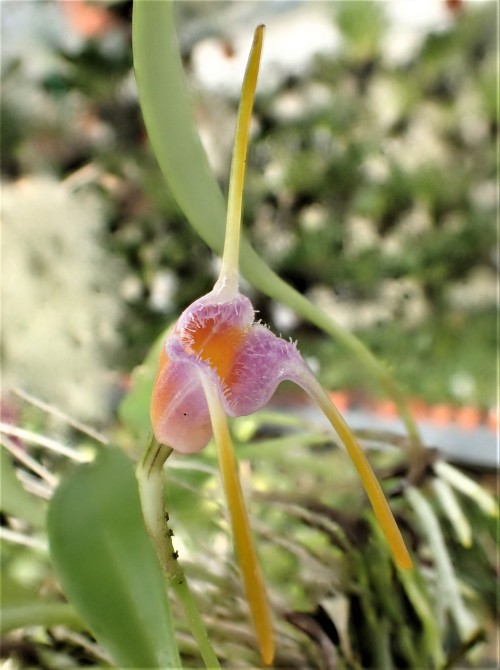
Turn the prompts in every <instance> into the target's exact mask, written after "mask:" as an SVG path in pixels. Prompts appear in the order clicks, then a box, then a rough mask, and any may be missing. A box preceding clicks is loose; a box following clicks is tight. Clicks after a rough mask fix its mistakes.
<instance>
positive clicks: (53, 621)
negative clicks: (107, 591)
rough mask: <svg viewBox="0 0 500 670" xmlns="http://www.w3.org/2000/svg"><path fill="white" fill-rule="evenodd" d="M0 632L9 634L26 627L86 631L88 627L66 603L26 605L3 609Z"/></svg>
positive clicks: (0, 618)
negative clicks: (65, 628)
mask: <svg viewBox="0 0 500 670" xmlns="http://www.w3.org/2000/svg"><path fill="white" fill-rule="evenodd" d="M0 622H1V623H0V632H1V633H7V632H9V631H11V630H14V629H16V628H24V627H25V626H44V627H46V628H50V627H51V626H68V627H69V628H76V629H77V630H85V629H86V625H85V624H84V623H83V621H82V620H81V618H80V617H79V616H78V614H77V613H76V612H75V610H74V609H73V608H72V607H71V605H68V604H66V603H40V602H38V603H26V604H23V605H13V606H7V607H3V608H2V616H1V617H0Z"/></svg>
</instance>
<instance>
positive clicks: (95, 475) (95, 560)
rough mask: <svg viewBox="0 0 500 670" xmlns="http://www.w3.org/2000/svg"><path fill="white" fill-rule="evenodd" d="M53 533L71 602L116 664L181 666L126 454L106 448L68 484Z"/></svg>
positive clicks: (58, 497) (60, 492)
mask: <svg viewBox="0 0 500 670" xmlns="http://www.w3.org/2000/svg"><path fill="white" fill-rule="evenodd" d="M48 531H49V540H50V550H51V556H52V559H53V563H54V567H55V571H56V574H57V576H58V578H59V580H60V582H61V585H62V587H63V590H64V592H65V594H66V596H67V598H68V600H69V602H70V603H71V604H72V605H73V607H74V608H75V610H76V612H77V613H78V614H79V615H80V616H81V617H82V619H83V620H84V621H85V623H86V624H87V625H88V627H89V628H90V630H91V631H92V633H93V634H94V635H95V637H96V639H97V640H98V641H99V642H100V643H101V644H102V645H103V646H104V647H105V648H106V649H107V651H108V652H109V654H110V655H111V656H112V658H113V660H114V661H115V662H116V663H117V664H118V665H119V666H121V667H142V668H146V667H147V668H178V667H180V661H179V656H178V651H177V646H176V642H175V632H174V628H173V623H172V616H171V612H170V605H169V601H168V598H167V595H166V590H165V583H164V580H163V576H162V573H161V569H160V565H159V563H158V560H157V558H156V555H155V552H154V549H153V546H152V544H151V542H150V540H149V537H148V535H147V533H146V530H145V528H144V525H143V521H142V516H141V511H140V503H139V494H138V490H137V483H136V480H135V476H134V470H133V466H132V463H131V461H130V460H129V459H128V458H127V456H126V455H125V454H124V453H123V452H122V451H120V450H119V449H116V448H106V449H103V450H102V451H101V453H100V454H99V455H98V457H97V459H96V460H95V462H93V463H91V464H88V465H83V466H80V467H79V468H78V469H77V470H75V471H74V472H73V473H72V474H71V475H69V476H68V477H67V478H66V479H65V480H64V481H63V482H62V484H61V485H60V487H59V488H58V489H57V491H56V493H55V495H54V498H53V500H52V503H51V505H50V507H49V514H48Z"/></svg>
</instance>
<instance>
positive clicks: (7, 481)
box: [0, 447, 45, 528]
mask: <svg viewBox="0 0 500 670" xmlns="http://www.w3.org/2000/svg"><path fill="white" fill-rule="evenodd" d="M0 483H1V491H2V495H1V498H0V503H1V504H0V509H1V510H2V512H4V513H5V514H9V515H11V516H16V517H18V518H19V519H24V521H27V522H28V523H29V524H30V526H33V527H34V528H42V527H43V526H44V525H45V503H44V502H43V501H41V500H37V499H36V498H35V497H34V496H32V495H30V494H29V493H28V492H27V491H26V490H25V489H24V488H23V486H22V484H21V482H20V481H19V479H18V478H17V476H16V472H15V469H14V466H13V465H12V461H11V460H10V458H9V454H8V453H7V451H6V449H5V448H4V447H2V448H1V449H0Z"/></svg>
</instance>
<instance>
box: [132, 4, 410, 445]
mask: <svg viewBox="0 0 500 670" xmlns="http://www.w3.org/2000/svg"><path fill="white" fill-rule="evenodd" d="M173 4H174V3H173V2H171V0H157V1H156V2H145V1H144V2H141V1H137V0H136V2H134V14H133V25H132V41H133V52H134V68H135V73H136V78H137V85H138V89H139V98H140V103H141V110H142V114H143V117H144V122H145V124H146V128H147V131H148V136H149V139H150V142H151V145H152V147H153V150H154V152H155V156H156V159H157V161H158V163H159V165H160V168H161V170H162V172H163V175H164V176H165V179H166V181H167V183H168V185H169V187H170V189H171V191H172V194H173V195H174V197H175V199H176V200H177V203H178V204H179V206H180V207H181V209H182V210H183V212H184V214H185V215H186V217H187V219H188V220H189V222H190V223H191V225H192V226H193V228H194V229H195V230H196V231H197V232H198V234H199V235H200V236H201V237H202V239H203V240H204V241H205V242H206V243H207V244H208V246H209V247H210V248H211V249H213V250H214V251H216V252H217V253H220V252H221V250H222V246H223V239H224V222H225V218H226V204H225V200H224V197H223V196H222V193H221V191H220V188H219V185H218V183H217V181H216V179H215V177H214V174H213V172H212V171H211V169H210V166H209V164H208V160H207V157H206V154H205V151H204V149H203V147H202V144H201V141H200V138H199V136H198V133H197V131H196V125H195V122H194V116H193V111H192V108H191V103H190V100H189V96H188V92H187V89H186V84H185V82H184V73H183V69H182V62H181V57H180V52H179V47H178V45H177V36H176V33H175V25H174V16H173ZM242 75H243V73H242ZM240 269H241V272H242V274H243V275H244V276H245V277H246V279H248V281H249V282H250V283H251V284H253V286H255V288H257V289H258V290H259V291H262V293H264V294H266V295H267V296H269V297H270V298H274V299H275V300H279V301H281V302H283V303H285V304H286V305H288V306H289V307H290V308H291V309H293V310H295V311H296V312H297V313H298V314H300V315H301V316H302V317H304V318H305V319H307V320H308V321H310V322H311V323H313V324H314V325H316V326H317V327H318V328H321V329H322V330H324V331H325V332H326V333H328V334H329V335H330V336H332V337H333V338H334V339H336V340H337V341H338V342H340V343H341V344H342V345H343V346H344V347H345V348H346V349H347V350H348V351H349V352H350V353H351V354H352V355H353V356H354V358H355V359H356V360H357V362H358V364H360V365H363V366H364V367H365V369H366V370H367V371H368V372H369V373H370V374H372V375H373V376H374V377H375V378H376V379H377V380H378V382H379V384H380V385H381V386H382V387H383V388H384V389H385V391H386V392H387V393H388V395H390V396H391V397H392V398H393V399H394V401H395V403H396V405H397V407H398V409H399V412H400V414H401V417H402V419H403V421H404V422H405V425H406V427H407V430H408V433H409V435H410V436H411V438H412V441H413V442H414V443H415V444H419V443H420V438H419V435H418V429H417V427H416V425H415V423H414V421H413V419H412V417H411V414H410V412H409V410H408V407H407V405H406V401H405V398H404V395H403V394H402V392H401V390H400V389H399V387H398V385H397V384H396V382H395V380H394V379H393V378H392V376H391V375H390V374H389V372H388V371H387V370H386V368H385V367H384V366H383V365H382V364H381V363H380V362H379V361H378V360H377V359H376V358H375V356H374V355H373V354H372V353H371V352H370V351H369V350H368V349H367V348H366V347H365V346H364V344H363V343H362V342H361V341H360V340H359V339H358V338H357V337H355V336H354V335H352V334H351V333H349V332H348V331H346V330H344V329H343V328H341V327H340V326H339V325H338V324H337V323H336V322H335V321H334V320H333V319H331V318H330V317H329V316H328V315H327V314H325V313H324V312H322V311H321V310H320V309H318V308H317V307H316V306H315V305H313V304H312V303H311V302H310V301H309V300H308V299H307V298H305V297H304V296H303V295H301V294H300V293H299V292H298V291H296V290H295V289H293V288H292V287H291V286H289V285H288V284H287V283H286V282H284V281H283V280H282V279H280V277H278V275H277V274H276V273H275V272H273V271H272V270H271V268H270V267H269V266H268V265H266V263H264V261H263V260H262V259H261V258H260V256H258V254H257V253H256V252H255V250H254V249H253V248H252V247H251V245H250V244H249V243H248V240H246V239H245V237H244V236H243V237H242V240H241V250H240Z"/></svg>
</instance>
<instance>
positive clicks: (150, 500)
mask: <svg viewBox="0 0 500 670" xmlns="http://www.w3.org/2000/svg"><path fill="white" fill-rule="evenodd" d="M171 453H172V449H171V447H167V446H166V445H164V444H159V443H158V442H157V441H156V439H155V438H154V437H152V438H151V441H150V443H149V446H148V448H147V449H146V451H145V453H144V456H143V458H142V459H141V461H140V462H139V465H138V466H137V471H136V476H137V480H138V482H139V495H140V498H141V506H142V513H143V517H144V522H145V524H146V529H147V531H148V533H149V536H150V538H151V540H152V542H153V544H154V546H155V548H156V552H157V555H158V558H159V560H160V564H161V567H162V570H163V574H164V576H165V579H166V581H167V584H168V586H169V587H170V588H171V589H172V590H173V591H174V593H175V595H176V596H177V598H178V599H179V601H180V603H181V604H182V607H183V608H184V612H185V614H186V618H187V620H188V623H189V627H190V628H191V632H192V634H193V636H194V638H195V640H196V643H197V645H198V649H199V652H200V654H201V656H202V658H203V661H204V663H205V665H206V667H207V668H220V665H219V661H218V660H217V657H216V655H215V653H214V651H213V649H212V645H211V644H210V640H209V639H208V635H207V631H206V629H205V625H204V624H203V621H202V619H201V616H200V613H199V610H198V607H197V605H196V602H195V599H194V597H193V594H192V593H191V589H190V588H189V584H188V582H187V580H186V576H185V574H184V570H183V569H182V567H181V565H180V563H179V561H178V559H177V552H176V551H175V549H174V545H173V543H172V536H173V532H172V530H171V529H170V527H169V525H168V513H167V512H166V508H165V495H164V479H163V465H164V464H165V461H166V460H167V458H168V457H169V456H170V454H171Z"/></svg>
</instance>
